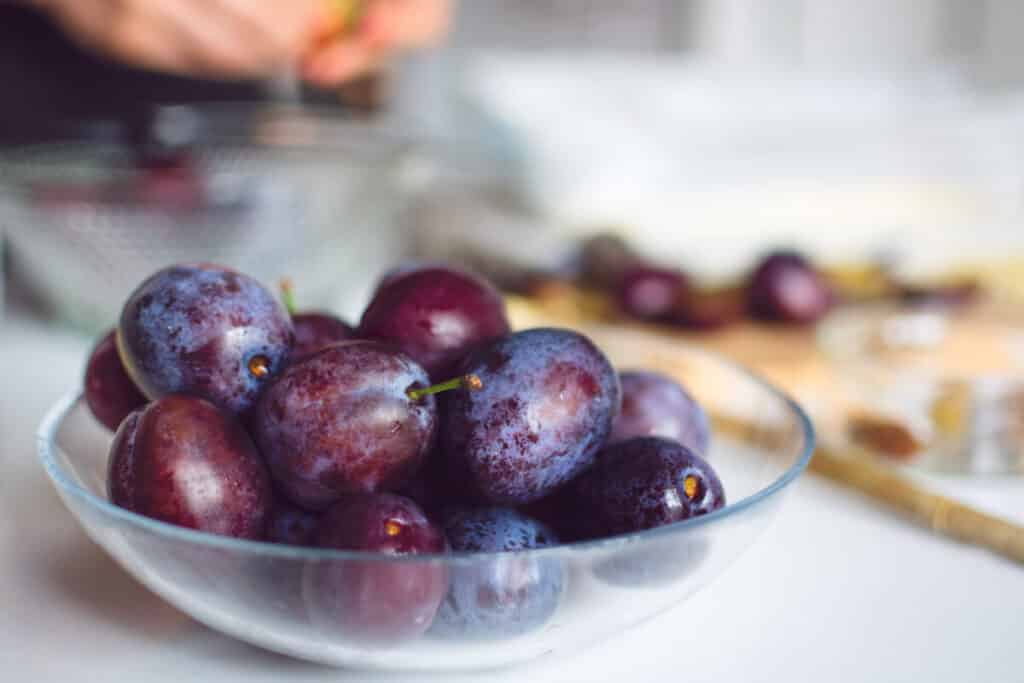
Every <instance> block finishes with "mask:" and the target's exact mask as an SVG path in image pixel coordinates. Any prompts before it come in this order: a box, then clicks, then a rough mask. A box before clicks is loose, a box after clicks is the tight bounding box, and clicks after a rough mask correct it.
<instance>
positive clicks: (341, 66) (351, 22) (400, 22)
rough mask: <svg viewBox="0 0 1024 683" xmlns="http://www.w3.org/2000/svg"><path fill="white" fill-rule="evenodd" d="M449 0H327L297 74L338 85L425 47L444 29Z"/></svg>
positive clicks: (431, 43)
mask: <svg viewBox="0 0 1024 683" xmlns="http://www.w3.org/2000/svg"><path fill="white" fill-rule="evenodd" d="M452 4H453V3H452V2H451V0H328V4H327V7H329V8H332V13H331V14H329V15H328V17H327V20H326V23H325V22H324V21H321V24H320V28H319V36H318V43H319V45H320V47H318V48H317V49H315V50H313V51H311V52H310V53H309V54H308V55H307V57H306V59H305V60H304V62H303V67H302V76H303V78H305V79H306V80H309V81H312V82H313V83H316V84H317V85H321V86H332V85H337V84H338V83H342V82H345V81H348V80H351V79H353V78H355V77H357V76H361V75H364V74H366V73H369V72H372V71H375V70H376V69H378V68H380V67H381V66H382V65H383V64H385V63H387V61H388V60H389V59H390V58H391V57H393V56H394V55H396V54H398V53H400V52H402V51H404V50H408V49H414V48H420V47H427V46H430V45H433V44H434V43H435V42H436V41H438V40H440V39H441V37H443V35H444V34H445V32H446V31H447V29H448V24H449V22H450V20H451V13H452Z"/></svg>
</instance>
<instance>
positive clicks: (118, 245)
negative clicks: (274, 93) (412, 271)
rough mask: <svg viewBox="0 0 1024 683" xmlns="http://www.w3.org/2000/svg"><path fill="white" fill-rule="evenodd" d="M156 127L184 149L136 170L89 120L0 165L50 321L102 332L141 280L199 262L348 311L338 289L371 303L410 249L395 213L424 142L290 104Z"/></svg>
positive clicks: (5, 201) (130, 147) (0, 220)
mask: <svg viewBox="0 0 1024 683" xmlns="http://www.w3.org/2000/svg"><path fill="white" fill-rule="evenodd" d="M152 126H153V127H154V128H161V126H162V127H163V128H164V129H169V130H165V131H164V133H163V135H164V137H169V138H171V139H172V141H173V139H175V138H176V137H184V138H186V139H187V142H184V143H181V144H179V145H177V146H170V147H169V148H170V149H172V150H175V151H173V152H171V153H166V152H162V153H161V155H159V156H157V158H156V159H155V160H145V159H144V160H143V161H137V159H138V153H139V151H141V150H143V149H146V148H147V146H146V143H140V142H138V141H134V139H133V137H132V135H133V133H132V131H129V130H122V129H121V128H111V129H110V130H107V129H106V128H103V127H86V126H84V127H83V130H82V132H81V133H80V134H76V135H75V136H74V139H73V140H72V141H69V142H62V143H50V144H42V145H36V146H31V147H26V148H21V149H17V150H13V151H11V152H10V153H8V154H6V155H5V156H4V159H3V163H2V164H0V229H2V230H3V231H5V232H6V233H7V236H8V238H9V240H10V244H11V252H12V255H13V256H14V264H15V265H16V266H17V271H18V274H19V276H20V277H22V278H23V279H24V280H25V281H26V283H27V284H28V285H29V287H30V288H31V290H32V291H33V293H34V294H36V295H37V297H38V299H39V300H40V302H41V303H43V304H44V305H45V306H46V307H47V308H48V309H50V310H49V311H48V312H49V313H51V314H52V315H53V316H54V317H55V318H57V319H59V320H63V321H66V322H70V323H71V324H73V325H75V326H77V327H80V328H82V329H84V330H87V331H92V332H96V331H99V330H101V329H102V328H105V327H109V325H110V324H111V321H113V320H115V319H116V316H117V313H118V310H119V308H120V306H121V303H122V302H123V301H124V300H125V298H126V297H127V296H128V294H130V293H131V291H132V290H133V289H134V287H135V286H136V285H137V284H138V283H139V282H141V281H142V280H143V279H145V278H146V277H147V276H148V275H150V274H152V273H153V272H155V271H156V270H159V269H160V268H162V267H165V266H167V265H169V264H172V263H186V262H194V261H213V262H217V263H223V264H225V265H228V266H232V267H234V268H237V269H239V270H241V271H243V272H246V273H250V274H252V275H253V276H255V277H257V278H259V279H260V280H261V281H263V282H277V281H278V280H279V279H281V278H282V277H285V276H288V277H291V278H292V279H293V280H294V282H295V286H296V290H297V296H298V297H299V299H300V301H301V302H302V305H303V307H307V308H313V307H317V308H329V309H335V310H340V312H342V313H345V314H351V313H356V312H358V311H357V310H356V309H355V308H354V306H358V305H359V304H360V303H361V302H362V297H361V296H349V297H348V298H342V297H341V296H340V295H341V294H343V293H344V294H349V295H352V294H367V295H368V294H369V288H370V286H371V285H372V282H373V276H374V275H376V274H378V273H380V272H382V271H383V270H384V269H385V268H386V267H387V266H388V265H390V264H393V263H394V262H395V261H396V259H401V258H402V257H403V256H406V255H408V253H409V248H410V245H409V240H408V239H407V238H406V237H405V235H404V232H403V230H402V228H401V225H400V220H399V219H400V217H401V215H402V212H403V210H404V209H405V207H406V206H407V203H408V201H409V199H410V195H411V193H413V192H414V191H415V190H416V184H415V182H414V180H415V178H414V176H415V173H413V174H412V175H410V173H409V171H410V165H412V166H415V165H416V162H415V160H416V158H417V156H418V154H419V152H420V147H421V145H420V144H418V143H417V142H415V141H413V140H412V139H410V138H408V137H401V136H399V135H397V134H394V133H392V132H390V131H389V130H386V129H385V128H384V126H377V125H375V124H373V123H369V122H360V121H350V120H345V119H339V118H338V117H337V116H332V115H329V114H325V113H322V112H318V111H316V110H300V109H296V108H289V107H275V108H271V107H245V106H242V105H237V106H223V107H207V108H202V107H200V108H188V107H177V106H175V107H166V108H163V109H161V110H159V111H158V113H157V114H156V115H155V123H153V124H152ZM179 129H187V130H183V131H182V130H179ZM153 135H156V133H154V134H153ZM151 146H152V145H150V147H151ZM182 149H183V150H184V151H180V150H182ZM165 157H166V158H165Z"/></svg>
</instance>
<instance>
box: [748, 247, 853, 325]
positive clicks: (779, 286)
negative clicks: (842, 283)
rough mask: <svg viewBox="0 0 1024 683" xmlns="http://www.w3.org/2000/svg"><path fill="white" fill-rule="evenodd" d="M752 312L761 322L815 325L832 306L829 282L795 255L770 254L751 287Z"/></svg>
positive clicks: (758, 268) (762, 263) (760, 267)
mask: <svg viewBox="0 0 1024 683" xmlns="http://www.w3.org/2000/svg"><path fill="white" fill-rule="evenodd" d="M748 293H749V297H750V299H749V305H750V312H751V313H752V314H753V315H754V316H756V317H757V318H759V319H761V320H768V321H775V322H786V323H797V324H804V323H813V322H815V321H817V320H818V319H819V318H821V317H822V316H823V315H825V313H827V312H828V309H829V308H830V307H831V305H832V301H833V296H832V291H831V289H830V288H829V285H828V282H827V281H826V280H825V278H823V277H822V276H821V275H820V274H819V273H818V272H817V271H815V270H814V268H812V267H811V265H810V264H809V263H808V262H807V260H806V259H805V258H804V257H803V256H801V255H800V254H797V253H795V252H790V251H778V252H775V253H772V254H769V255H768V256H767V257H765V259H764V260H763V261H761V263H760V265H758V266H757V268H756V269H755V270H754V273H753V275H751V278H750V283H749V289H748Z"/></svg>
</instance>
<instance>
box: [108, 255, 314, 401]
mask: <svg viewBox="0 0 1024 683" xmlns="http://www.w3.org/2000/svg"><path fill="white" fill-rule="evenodd" d="M293 341H294V332H293V330H292V324H291V320H290V318H289V317H288V312H287V311H285V309H284V307H283V306H282V305H281V304H280V303H279V302H278V301H277V299H275V298H274V296H273V295H272V294H271V293H270V292H269V291H267V289H266V288H264V287H263V286H262V285H261V284H260V283H258V282H256V281H255V280H253V279H252V278H250V277H248V276H246V275H242V274H241V273H236V272H234V271H232V270H229V269H227V268H223V267H221V266H214V265H188V266H172V267H170V268H167V269H165V270H161V271H160V272H158V273H156V274H155V275H153V276H152V277H150V278H149V279H148V280H146V281H145V282H143V283H142V285H140V286H139V288H138V289H136V290H135V292H134V293H133V294H132V295H131V297H129V299H128V301H127V303H125V306H124V310H123V311H122V312H121V322H120V325H119V327H118V334H117V343H118V346H119V348H120V351H121V358H122V359H123V360H124V362H125V367H126V369H127V371H128V375H129V376H130V377H131V378H132V379H133V380H135V383H136V384H137V385H138V387H139V388H140V389H141V390H142V392H143V393H144V394H145V395H146V396H148V397H149V398H151V399H152V398H159V397H161V396H165V395H167V394H173V393H181V394H191V395H193V396H198V397H200V398H205V399H207V400H209V401H212V402H213V403H215V404H216V405H217V406H219V407H220V408H222V409H224V410H226V411H228V412H229V413H232V414H234V415H240V414H242V413H243V412H245V411H246V410H248V409H249V408H250V407H251V406H252V405H253V404H254V403H255V402H256V399H257V398H258V397H259V394H260V392H261V391H262V390H263V388H264V387H265V386H266V385H267V384H268V383H269V382H270V380H271V379H273V377H274V376H275V375H276V374H277V373H278V372H280V370H281V369H282V368H283V367H284V366H285V365H286V364H287V362H288V357H289V353H290V351H291V348H292V344H293Z"/></svg>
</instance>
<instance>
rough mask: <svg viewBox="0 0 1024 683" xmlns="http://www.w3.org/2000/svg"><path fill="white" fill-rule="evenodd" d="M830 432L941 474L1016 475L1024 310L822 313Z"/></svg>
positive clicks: (1012, 306) (990, 306)
mask: <svg viewBox="0 0 1024 683" xmlns="http://www.w3.org/2000/svg"><path fill="white" fill-rule="evenodd" d="M818 340H819V343H820V345H821V348H822V349H823V350H824V352H825V353H826V354H827V355H828V356H829V358H830V359H831V360H832V361H833V362H834V364H835V365H836V367H837V368H840V371H839V373H838V375H837V377H838V383H839V385H838V389H839V391H838V392H837V398H838V399H839V400H838V402H837V405H836V407H835V410H834V411H833V412H834V414H833V415H831V416H830V418H829V419H830V420H831V421H833V422H834V424H833V426H834V428H832V429H829V430H828V432H829V435H830V436H832V437H834V438H838V439H840V440H841V441H845V442H848V443H851V444H853V445H858V446H864V447H866V448H868V449H869V450H870V451H872V452H874V453H877V454H879V455H880V456H884V457H887V458H888V459H890V460H894V461H897V462H903V463H907V464H911V465H913V466H915V467H920V468H922V469H927V470H931V471H936V472H943V473H972V474H1021V473H1024V305H1022V304H1021V302H1020V301H1019V300H1014V299H1006V298H1002V297H998V296H995V295H990V296H987V297H985V298H982V299H981V300H980V301H976V302H973V303H969V304H966V305H962V306H953V307H950V306H938V305H932V306H928V305H925V306H911V305H907V304H895V303H888V304H873V305H862V306H854V307H850V308H847V309H843V310H840V311H838V312H836V313H834V314H832V315H830V316H829V317H828V318H826V320H825V321H824V322H823V323H822V325H821V326H820V327H819V329H818Z"/></svg>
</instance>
